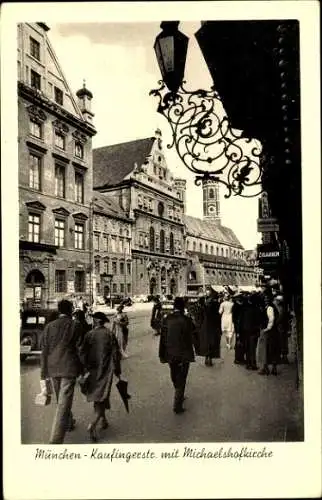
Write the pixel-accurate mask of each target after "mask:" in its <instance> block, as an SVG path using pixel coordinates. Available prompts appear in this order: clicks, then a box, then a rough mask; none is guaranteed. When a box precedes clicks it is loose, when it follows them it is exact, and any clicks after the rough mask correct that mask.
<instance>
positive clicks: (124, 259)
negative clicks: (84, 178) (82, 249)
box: [93, 192, 133, 300]
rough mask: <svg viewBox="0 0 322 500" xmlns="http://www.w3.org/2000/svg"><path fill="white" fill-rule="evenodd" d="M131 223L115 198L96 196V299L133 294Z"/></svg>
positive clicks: (94, 235) (94, 211) (94, 208)
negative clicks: (98, 296) (99, 296)
mask: <svg viewBox="0 0 322 500" xmlns="http://www.w3.org/2000/svg"><path fill="white" fill-rule="evenodd" d="M132 223H133V221H132V220H130V219H129V217H128V216H127V214H126V212H125V211H124V210H122V209H121V208H120V206H119V203H118V202H117V201H116V200H115V199H113V198H111V197H107V196H105V195H103V194H101V193H98V192H95V193H94V198H93V259H94V274H93V281H94V283H93V290H94V294H93V295H94V300H95V297H96V296H97V295H102V296H104V297H110V296H111V295H115V294H120V295H127V296H130V295H131V294H132V256H131V252H132V244H131V242H132Z"/></svg>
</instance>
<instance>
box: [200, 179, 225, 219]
mask: <svg viewBox="0 0 322 500" xmlns="http://www.w3.org/2000/svg"><path fill="white" fill-rule="evenodd" d="M202 191H203V218H204V220H208V221H209V222H216V223H217V224H220V223H221V221H220V199H219V184H218V182H217V181H214V180H211V179H205V180H204V181H203V182H202Z"/></svg>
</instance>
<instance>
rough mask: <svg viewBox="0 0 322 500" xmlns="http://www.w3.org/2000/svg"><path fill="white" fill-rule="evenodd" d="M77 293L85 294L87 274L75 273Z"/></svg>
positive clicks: (82, 272)
mask: <svg viewBox="0 0 322 500" xmlns="http://www.w3.org/2000/svg"><path fill="white" fill-rule="evenodd" d="M75 292H76V293H79V292H85V272H84V271H75Z"/></svg>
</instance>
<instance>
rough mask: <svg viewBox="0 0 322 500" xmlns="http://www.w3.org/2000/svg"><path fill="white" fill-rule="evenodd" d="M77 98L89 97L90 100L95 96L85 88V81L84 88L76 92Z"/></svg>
mask: <svg viewBox="0 0 322 500" xmlns="http://www.w3.org/2000/svg"><path fill="white" fill-rule="evenodd" d="M76 95H77V97H83V96H84V95H87V96H88V97H89V98H90V99H93V94H92V92H91V91H90V90H88V89H87V88H86V86H85V80H84V83H83V88H81V89H79V90H78V91H77V92H76Z"/></svg>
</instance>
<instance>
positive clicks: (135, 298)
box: [132, 295, 148, 303]
mask: <svg viewBox="0 0 322 500" xmlns="http://www.w3.org/2000/svg"><path fill="white" fill-rule="evenodd" d="M132 301H133V302H137V303H138V302H139V303H144V302H148V296H147V295H133V297H132Z"/></svg>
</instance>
